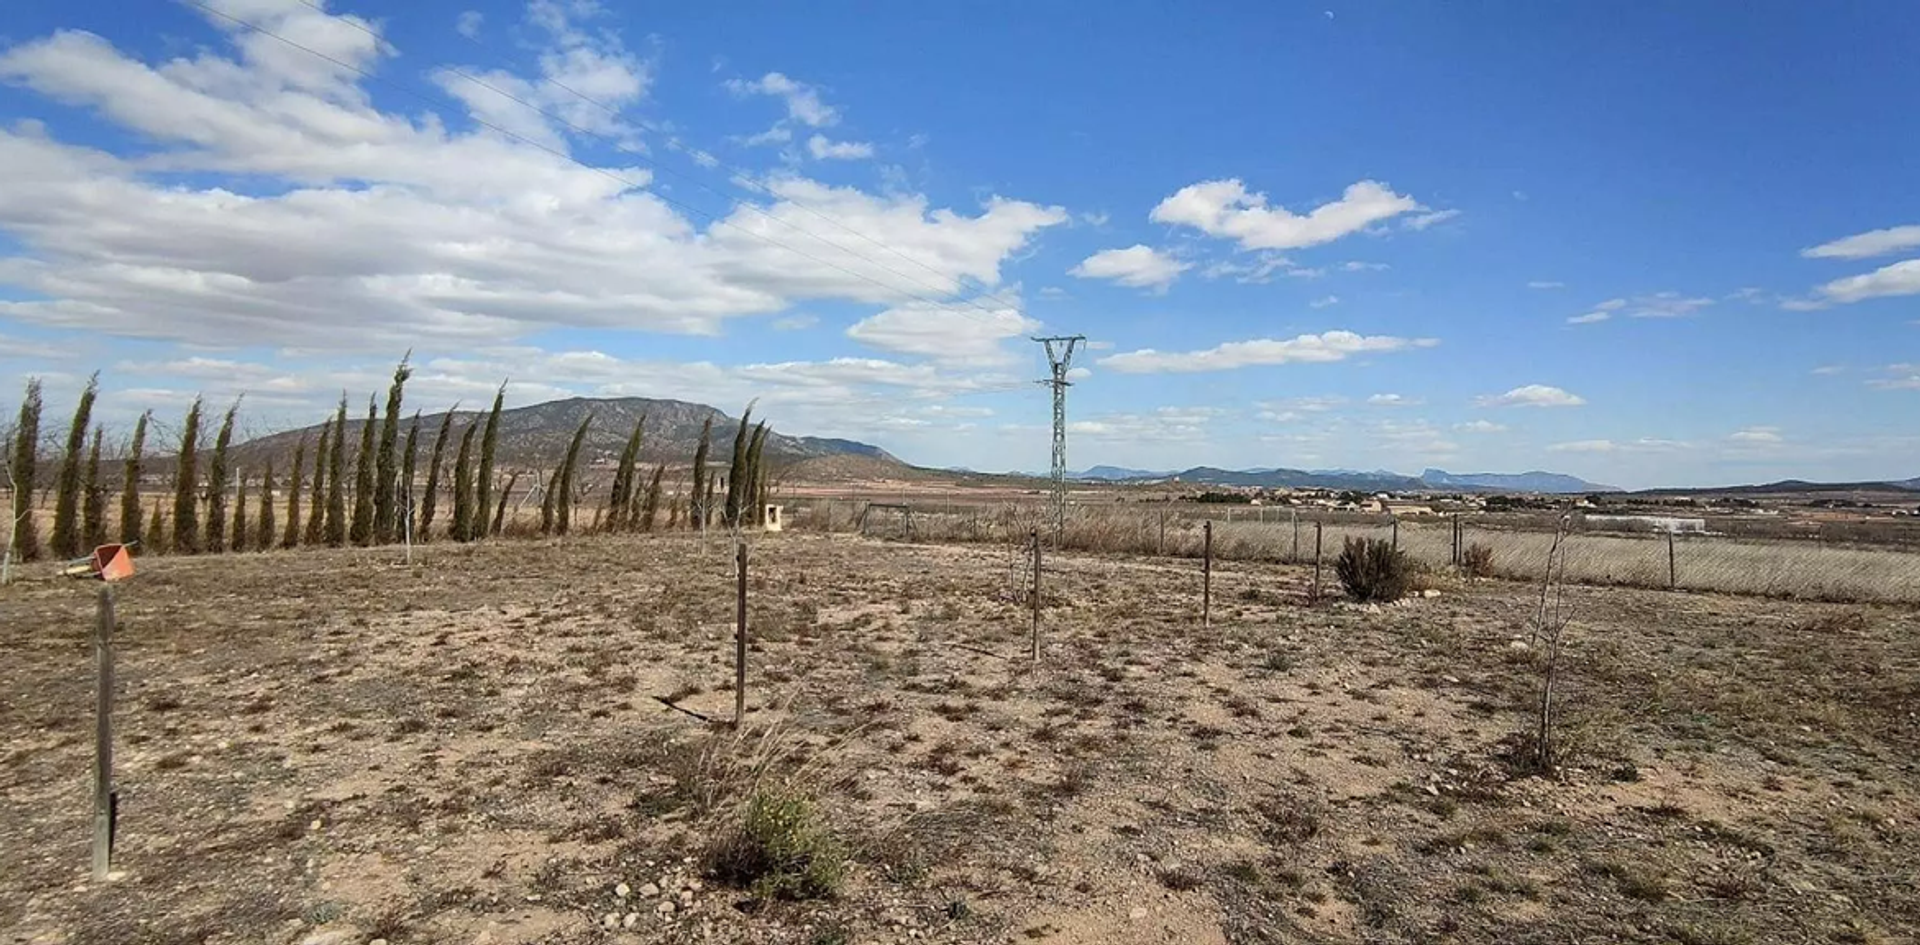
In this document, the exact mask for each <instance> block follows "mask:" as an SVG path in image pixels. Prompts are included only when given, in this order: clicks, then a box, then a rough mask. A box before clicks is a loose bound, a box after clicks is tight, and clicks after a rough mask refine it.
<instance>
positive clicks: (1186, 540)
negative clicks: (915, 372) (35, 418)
mask: <svg viewBox="0 0 1920 945" xmlns="http://www.w3.org/2000/svg"><path fill="white" fill-rule="evenodd" d="M786 508H787V520H788V523H789V524H788V527H791V528H797V529H804V530H810V531H829V532H858V533H862V534H866V535H870V536H874V537H880V538H893V539H901V540H908V541H925V542H981V543H1002V544H1005V543H1014V542H1019V541H1024V540H1025V539H1026V538H1027V536H1028V535H1029V534H1030V533H1031V532H1032V531H1033V530H1034V529H1039V530H1040V532H1041V535H1042V536H1043V538H1045V539H1046V541H1047V543H1048V544H1049V546H1051V547H1055V548H1059V549H1062V550H1070V551H1091V552H1103V553H1116V554H1138V555H1149V556H1164V557H1183V558H1197V557H1199V556H1200V555H1201V551H1202V549H1201V542H1202V524H1203V523H1204V522H1207V521H1212V522H1213V523H1214V527H1213V556H1214V557H1215V558H1217V559H1220V560H1242V561H1260V562H1274V563H1288V564H1309V565H1310V564H1312V563H1313V561H1314V559H1315V554H1316V542H1317V545H1318V554H1319V555H1320V556H1321V558H1322V559H1323V560H1324V561H1325V562H1326V563H1327V565H1328V566H1329V567H1330V566H1331V564H1332V562H1333V560H1334V558H1335V557H1337V556H1338V555H1339V553H1340V549H1341V547H1342V546H1343V545H1344V543H1345V542H1346V541H1347V540H1349V539H1354V538H1372V539H1380V540H1384V541H1390V542H1393V543H1394V544H1396V545H1397V546H1398V547H1399V548H1400V549H1401V550H1402V551H1404V552H1406V553H1407V554H1408V555H1409V556H1410V557H1412V558H1413V559H1414V560H1416V561H1418V562H1421V563H1422V564H1425V565H1427V566H1429V567H1431V568H1433V569H1435V570H1446V569H1448V568H1454V567H1459V565H1460V557H1459V556H1460V555H1461V554H1462V553H1463V552H1465V550H1466V549H1468V548H1470V547H1472V546H1475V545H1478V546H1483V547H1485V548H1486V549H1489V550H1490V551H1491V561H1490V562H1489V566H1488V569H1487V572H1488V574H1489V576H1492V577H1499V578H1508V579H1513V580H1529V581H1537V580H1540V579H1541V578H1542V577H1544V572H1545V569H1546V565H1547V555H1548V551H1549V549H1550V548H1551V547H1552V545H1553V538H1554V535H1553V531H1552V526H1551V524H1550V522H1551V519H1550V518H1545V517H1540V518H1535V519H1532V520H1524V519H1523V520H1518V521H1514V520H1506V519H1500V518H1495V517H1492V516H1485V515H1472V514H1463V515H1460V516H1458V517H1455V516H1439V515H1427V516H1420V517H1418V518H1414V517H1405V518H1398V519H1396V518H1395V517H1393V516H1391V515H1385V514H1377V513H1376V514H1368V513H1352V512H1334V511H1328V510H1317V509H1315V510H1292V509H1287V508H1236V509H1231V510H1227V509H1218V508H1206V507H1199V508H1196V507H1193V506H1172V505H1167V506H1145V505H1110V506H1093V507H1078V508H1069V509H1068V512H1067V517H1066V523H1065V528H1064V530H1063V532H1062V533H1061V534H1060V535H1059V536H1057V537H1056V536H1054V535H1053V534H1052V525H1051V521H1050V519H1049V517H1048V515H1047V507H1046V506H1045V505H1044V504H1040V503H1003V504H997V505H986V504H974V505H966V504H943V503H923V502H878V501H873V502H869V501H865V500H859V499H844V498H843V499H799V500H789V501H788V503H787V506H786ZM1456 522H1457V526H1456ZM1456 527H1457V529H1458V531H1457V533H1456ZM1456 534H1457V537H1456ZM1562 554H1563V555H1564V561H1565V565H1564V566H1565V576H1566V579H1567V580H1569V581H1572V582H1575V583H1581V584H1600V585H1619V586H1629V587H1648V588H1672V589H1676V590H1695V591H1717V592H1723V593H1730V594H1755V595H1763V596H1770V597H1786V598H1798V599H1809V600H1839V601H1863V602H1894V603H1920V551H1916V550H1915V549H1913V548H1912V547H1911V546H1902V545H1875V544H1868V543H1860V542H1834V541H1825V540H1816V539H1809V538H1752V537H1730V536H1724V535H1712V534H1672V533H1666V532H1656V533H1650V534H1629V533H1621V532H1618V531H1613V530H1608V529H1602V528H1598V527H1592V526H1589V525H1588V524H1586V523H1585V522H1583V521H1582V520H1581V519H1580V518H1579V517H1578V516H1576V517H1575V518H1574V519H1573V526H1572V528H1571V530H1570V531H1569V533H1568V534H1567V536H1566V539H1565V541H1564V543H1563V545H1562Z"/></svg>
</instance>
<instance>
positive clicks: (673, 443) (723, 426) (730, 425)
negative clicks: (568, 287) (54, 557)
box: [234, 397, 910, 469]
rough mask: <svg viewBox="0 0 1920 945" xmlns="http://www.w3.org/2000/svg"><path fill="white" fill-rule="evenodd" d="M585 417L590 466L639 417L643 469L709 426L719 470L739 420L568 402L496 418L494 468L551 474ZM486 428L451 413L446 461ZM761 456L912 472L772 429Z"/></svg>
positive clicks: (259, 448)
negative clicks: (851, 461) (848, 461)
mask: <svg viewBox="0 0 1920 945" xmlns="http://www.w3.org/2000/svg"><path fill="white" fill-rule="evenodd" d="M349 409H350V411H351V408H349ZM589 413H591V414H592V415H593V422H592V423H591V424H590V425H589V426H588V427H587V438H586V440H585V441H584V444H583V445H582V447H581V454H582V458H583V461H584V462H586V463H588V464H589V465H590V464H592V463H593V462H594V461H596V460H607V461H612V460H616V459H618V458H619V455H620V452H621V451H622V450H623V449H625V447H626V443H627V436H628V435H629V434H631V433H632V432H633V425H634V422H635V421H637V420H638V419H639V418H640V417H641V416H642V415H643V414H644V415H645V416H646V418H647V422H646V431H645V433H644V434H643V435H642V437H641V441H640V443H641V445H640V459H641V460H642V461H643V462H645V463H661V462H664V463H685V462H687V461H689V460H690V459H692V458H693V451H694V449H695V448H696V446H697V445H698V444H699V441H700V425H701V424H702V423H704V422H706V421H707V420H708V419H711V420H712V421H713V439H712V442H713V445H712V447H711V450H712V456H713V457H714V461H715V462H719V463H724V462H726V460H727V457H728V456H729V455H730V452H731V450H732V449H733V437H734V432H735V431H736V430H738V429H739V428H740V422H739V421H738V420H736V419H734V418H732V417H729V416H727V415H726V414H725V413H723V412H721V411H720V410H719V409H718V408H715V407H709V406H707V405H706V404H694V403H688V402H686V401H681V400H655V399H652V398H646V397H618V398H606V399H594V398H585V397H574V398H570V399H567V400H553V401H548V402H546V403H542V404H533V405H531V406H527V407H515V408H513V409H511V410H502V411H500V432H499V436H500V441H499V446H498V447H497V449H496V452H495V454H494V455H495V462H496V463H498V464H499V465H500V466H501V467H503V468H506V469H546V468H551V467H552V466H553V465H554V464H556V463H558V462H559V461H560V458H561V456H563V455H564V454H565V453H566V450H567V443H568V441H569V440H571V439H572V437H573V431H574V430H575V429H576V428H577V427H579V425H580V421H581V420H582V419H583V418H585V417H586V416H587V415H588V414H589ZM445 417H446V413H445V412H441V413H433V414H423V415H421V417H420V421H419V422H420V433H419V438H420V439H419V449H420V455H421V458H422V461H424V460H425V457H426V455H427V451H428V450H429V449H431V448H432V445H433V439H434V437H435V435H437V433H438V432H439V429H440V424H441V421H442V420H443V419H444V418H445ZM485 421H486V412H485V411H480V410H459V411H454V412H453V429H452V434H451V436H450V437H449V439H450V442H449V443H448V444H447V452H446V459H445V461H446V462H448V463H452V462H453V457H454V452H455V450H456V449H457V448H458V446H459V437H460V436H461V435H462V434H463V433H464V432H465V431H466V428H467V426H468V425H469V424H473V423H481V424H484V423H485ZM411 422H412V418H408V419H407V420H406V421H403V422H402V424H401V433H400V435H401V438H402V440H403V441H404V439H405V437H406V426H407V424H408V423H411ZM365 425H366V418H365V415H364V414H362V415H361V416H360V417H359V418H358V419H354V418H352V414H351V412H350V413H349V419H348V421H347V429H346V440H347V442H348V443H349V444H354V443H357V441H358V438H359V436H360V429H361V427H363V426H365ZM319 432H320V428H319V427H318V426H311V427H304V428H301V429H298V430H286V431H283V432H280V433H275V434H272V435H270V436H264V437H260V438H258V439H255V440H251V441H249V442H247V443H245V444H242V445H240V446H236V447H235V448H234V453H235V455H236V457H237V458H238V461H239V462H242V463H247V464H253V463H258V462H262V461H264V460H266V459H267V458H269V457H271V458H273V460H274V461H275V462H276V463H281V462H283V461H285V460H288V459H290V458H291V457H292V455H293V449H294V446H295V444H297V443H299V442H300V441H301V440H303V439H305V440H308V441H309V445H308V448H307V449H308V453H309V455H311V453H312V452H313V447H312V444H311V441H312V439H313V438H314V437H316V436H317V435H318V434H319ZM476 445H477V444H476ZM355 448H356V447H354V446H351V445H350V446H349V447H348V449H350V450H351V449H355ZM765 449H766V453H767V455H768V456H769V457H770V458H772V459H774V460H776V461H780V462H782V463H787V464H792V463H797V462H801V461H805V460H814V459H823V458H828V457H852V458H858V459H863V460H869V461H872V462H873V463H875V464H877V465H880V466H885V467H897V468H900V469H907V468H910V467H908V466H907V464H905V463H903V462H901V461H900V460H899V459H898V458H896V457H895V456H893V454H891V453H888V452H887V451H886V450H883V449H881V448H880V447H877V446H873V445H871V444H868V443H861V442H857V441H855V440H843V439H835V438H831V437H815V436H789V435H787V434H784V433H781V432H779V431H778V430H773V429H769V431H768V433H767V445H766V447H765ZM283 468H284V467H283Z"/></svg>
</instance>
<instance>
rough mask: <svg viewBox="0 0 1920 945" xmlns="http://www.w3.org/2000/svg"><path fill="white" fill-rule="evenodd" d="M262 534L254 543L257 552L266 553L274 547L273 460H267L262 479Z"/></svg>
mask: <svg viewBox="0 0 1920 945" xmlns="http://www.w3.org/2000/svg"><path fill="white" fill-rule="evenodd" d="M259 529H260V533H259V535H258V536H257V538H256V540H255V541H254V544H253V548H254V550H255V551H265V550H267V549H268V548H272V547H273V540H274V534H273V533H274V532H275V531H276V530H277V529H275V528H274V521H273V460H272V459H271V458H269V459H268V460H267V469H266V472H265V473H264V474H262V475H261V477H260V525H259Z"/></svg>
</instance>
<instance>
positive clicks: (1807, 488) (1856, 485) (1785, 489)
mask: <svg viewBox="0 0 1920 945" xmlns="http://www.w3.org/2000/svg"><path fill="white" fill-rule="evenodd" d="M1819 492H1920V478H1916V479H1900V480H1895V481H1892V482H1808V481H1807V480H1805V479H1782V480H1780V481H1779V482H1768V483H1762V484H1760V485H1755V486H1718V487H1710V488H1705V489H1665V488H1662V489H1642V490H1640V491H1638V492H1635V493H1633V494H1634V495H1689V496H1699V495H1781V494H1786V493H1819Z"/></svg>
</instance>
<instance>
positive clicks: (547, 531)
mask: <svg viewBox="0 0 1920 945" xmlns="http://www.w3.org/2000/svg"><path fill="white" fill-rule="evenodd" d="M559 491H560V467H558V466H555V467H553V472H552V473H550V474H548V476H547V488H546V489H545V490H544V491H542V492H541V493H540V534H542V535H551V534H553V497H554V495H555V494H556V493H558V492H559Z"/></svg>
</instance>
